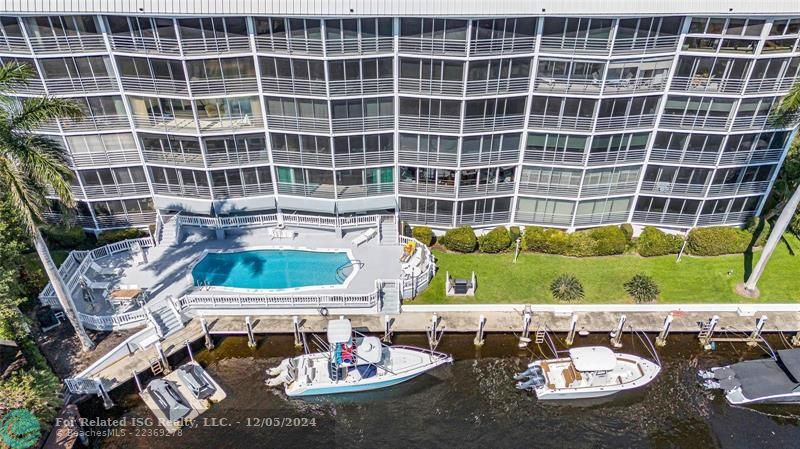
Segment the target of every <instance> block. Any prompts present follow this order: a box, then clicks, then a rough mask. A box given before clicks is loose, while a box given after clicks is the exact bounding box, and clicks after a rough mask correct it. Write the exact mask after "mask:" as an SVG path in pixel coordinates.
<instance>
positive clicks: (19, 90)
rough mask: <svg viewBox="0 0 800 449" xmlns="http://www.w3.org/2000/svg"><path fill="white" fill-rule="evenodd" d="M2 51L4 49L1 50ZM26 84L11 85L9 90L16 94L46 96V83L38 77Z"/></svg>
mask: <svg viewBox="0 0 800 449" xmlns="http://www.w3.org/2000/svg"><path fill="white" fill-rule="evenodd" d="M0 51H2V49H0ZM27 81H28V82H27V83H26V84H22V83H9V86H8V90H9V91H11V92H14V94H15V95H16V94H23V95H24V94H28V95H44V93H45V92H44V83H43V82H42V80H41V79H40V78H39V76H38V75H36V76H35V77H33V78H31V79H29V80H27Z"/></svg>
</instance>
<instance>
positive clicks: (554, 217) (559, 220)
mask: <svg viewBox="0 0 800 449" xmlns="http://www.w3.org/2000/svg"><path fill="white" fill-rule="evenodd" d="M574 209H575V202H573V201H566V200H554V199H545V198H523V197H521V198H520V199H519V201H518V202H517V217H516V219H517V221H521V222H528V223H542V224H555V225H570V224H571V223H572V212H573V211H574Z"/></svg>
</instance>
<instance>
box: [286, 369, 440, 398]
mask: <svg viewBox="0 0 800 449" xmlns="http://www.w3.org/2000/svg"><path fill="white" fill-rule="evenodd" d="M424 373H425V372H424V371H423V372H419V373H415V374H410V375H407V376H402V377H398V378H395V379H387V380H383V381H380V382H373V383H356V384H344V383H342V384H335V385H326V386H324V387H313V386H311V387H308V388H305V389H295V390H289V389H287V390H286V395H288V396H292V397H301V396H319V395H323V394H341V393H358V392H362V391H372V390H380V389H382V388H388V387H392V386H395V385H398V384H401V383H403V382H406V381H409V380H411V379H413V378H415V377H417V376H420V375H422V374H424Z"/></svg>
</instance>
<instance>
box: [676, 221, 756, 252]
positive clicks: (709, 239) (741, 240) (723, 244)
mask: <svg viewBox="0 0 800 449" xmlns="http://www.w3.org/2000/svg"><path fill="white" fill-rule="evenodd" d="M752 239H753V236H752V234H750V233H749V232H747V231H745V230H742V229H737V228H731V227H728V226H714V227H710V228H695V229H692V230H691V231H689V238H688V244H687V248H688V249H689V252H690V253H691V254H694V255H695V256H719V255H722V254H737V253H743V252H745V251H747V249H748V247H749V246H750V241H751V240H752Z"/></svg>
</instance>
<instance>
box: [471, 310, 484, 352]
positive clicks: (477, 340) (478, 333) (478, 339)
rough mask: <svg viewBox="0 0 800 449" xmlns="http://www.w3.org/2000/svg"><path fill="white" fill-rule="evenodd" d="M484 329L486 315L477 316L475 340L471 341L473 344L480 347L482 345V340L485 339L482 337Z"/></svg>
mask: <svg viewBox="0 0 800 449" xmlns="http://www.w3.org/2000/svg"><path fill="white" fill-rule="evenodd" d="M485 329H486V317H485V316H483V315H481V316H480V317H478V330H477V331H476V332H475V340H473V341H472V342H473V343H474V344H475V346H478V347H481V346H483V343H484V341H486V338H484V335H483V334H484V331H485Z"/></svg>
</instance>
